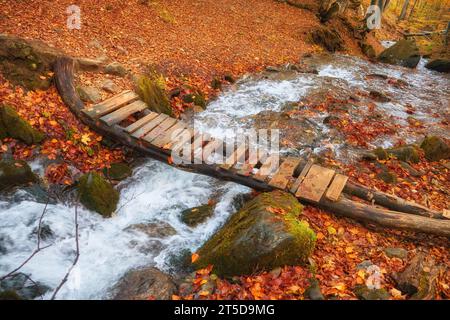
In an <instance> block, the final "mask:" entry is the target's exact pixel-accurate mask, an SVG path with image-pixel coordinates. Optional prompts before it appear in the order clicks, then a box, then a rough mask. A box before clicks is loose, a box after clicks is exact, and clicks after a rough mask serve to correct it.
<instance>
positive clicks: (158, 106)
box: [136, 76, 173, 116]
mask: <svg viewBox="0 0 450 320" xmlns="http://www.w3.org/2000/svg"><path fill="white" fill-rule="evenodd" d="M136 86H137V92H138V94H139V96H140V97H141V99H142V100H143V101H144V102H145V103H146V104H147V105H148V106H149V108H150V109H151V110H153V111H155V112H158V113H165V114H167V115H169V116H172V115H173V111H172V108H171V107H170V102H169V98H168V97H167V95H166V92H165V91H164V89H163V88H161V86H160V85H158V83H157V81H155V80H153V79H150V78H148V77H146V76H141V77H139V78H138V80H137V83H136Z"/></svg>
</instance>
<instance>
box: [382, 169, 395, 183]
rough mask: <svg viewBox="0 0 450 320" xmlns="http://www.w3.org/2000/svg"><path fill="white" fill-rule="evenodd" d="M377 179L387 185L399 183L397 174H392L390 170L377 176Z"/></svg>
mask: <svg viewBox="0 0 450 320" xmlns="http://www.w3.org/2000/svg"><path fill="white" fill-rule="evenodd" d="M377 178H378V179H380V180H383V181H384V182H386V183H389V184H391V183H394V184H395V183H397V176H396V175H395V173H393V172H390V171H389V170H387V169H386V170H383V171H381V172H380V173H379V174H377Z"/></svg>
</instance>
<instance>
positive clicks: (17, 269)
mask: <svg viewBox="0 0 450 320" xmlns="http://www.w3.org/2000/svg"><path fill="white" fill-rule="evenodd" d="M49 201H50V197H47V202H46V203H45V207H44V210H42V214H41V216H40V218H39V224H38V230H37V247H36V249H35V250H34V251H33V252H32V253H31V255H30V256H29V257H28V258H27V259H25V260H24V261H23V262H22V263H21V264H20V265H19V266H18V267H17V268H15V269H14V270H12V271H11V272H9V273H8V274H6V275H4V276H2V277H0V282H1V281H3V280H5V279H6V278H9V277H12V276H13V275H14V274H16V273H17V271H19V270H20V269H22V268H23V266H25V265H26V264H27V263H28V262H29V261H30V260H31V259H33V257H34V256H35V255H37V254H38V253H39V252H41V251H42V250H44V249H46V248H48V247H50V246H51V245H52V244H49V245H46V246H44V247H41V228H42V220H43V219H44V215H45V212H46V211H47V206H48V203H49Z"/></svg>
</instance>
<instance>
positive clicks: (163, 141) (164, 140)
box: [152, 121, 186, 149]
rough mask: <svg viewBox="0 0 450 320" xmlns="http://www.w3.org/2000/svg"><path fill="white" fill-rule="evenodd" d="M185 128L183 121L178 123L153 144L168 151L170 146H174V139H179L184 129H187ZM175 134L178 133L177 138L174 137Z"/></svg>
mask: <svg viewBox="0 0 450 320" xmlns="http://www.w3.org/2000/svg"><path fill="white" fill-rule="evenodd" d="M185 128H186V123H184V122H182V121H178V122H177V123H175V125H173V126H172V127H170V128H169V130H167V131H166V132H164V134H162V135H160V136H159V137H156V138H155V139H154V140H153V141H152V144H153V145H155V146H157V147H159V148H163V147H165V149H168V148H169V145H172V142H173V141H172V140H173V139H174V138H176V137H178V136H179V135H180V134H181V133H182V132H183V131H184V130H183V129H185ZM175 132H177V135H176V136H175V137H173V135H174V133H175ZM166 145H167V146H166Z"/></svg>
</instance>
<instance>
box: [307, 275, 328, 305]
mask: <svg viewBox="0 0 450 320" xmlns="http://www.w3.org/2000/svg"><path fill="white" fill-rule="evenodd" d="M309 284H310V285H309V287H308V289H306V291H305V295H307V296H308V297H309V298H310V299H311V300H325V297H324V296H323V294H322V291H321V290H320V286H319V281H318V280H317V279H315V278H311V279H309Z"/></svg>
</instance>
